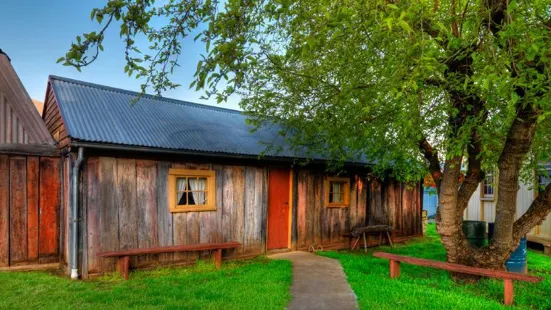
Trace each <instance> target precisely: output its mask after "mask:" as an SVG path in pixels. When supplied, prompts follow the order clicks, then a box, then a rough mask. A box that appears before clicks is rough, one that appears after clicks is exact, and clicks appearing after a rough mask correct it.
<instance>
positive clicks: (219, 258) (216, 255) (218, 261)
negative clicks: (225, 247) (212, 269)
mask: <svg viewBox="0 0 551 310" xmlns="http://www.w3.org/2000/svg"><path fill="white" fill-rule="evenodd" d="M213 256H214V263H215V264H216V269H220V267H222V249H218V250H215V251H214V255H213Z"/></svg>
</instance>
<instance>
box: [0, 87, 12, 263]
mask: <svg viewBox="0 0 551 310" xmlns="http://www.w3.org/2000/svg"><path fill="white" fill-rule="evenodd" d="M0 97H2V96H0ZM0 108H1V107H0ZM9 216H10V160H9V157H8V156H7V155H0V267H7V266H9V255H10V248H9V244H10V241H9V240H10V231H9V229H10V222H9V218H10V217H9Z"/></svg>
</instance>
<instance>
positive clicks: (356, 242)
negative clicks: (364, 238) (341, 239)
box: [352, 236, 361, 251]
mask: <svg viewBox="0 0 551 310" xmlns="http://www.w3.org/2000/svg"><path fill="white" fill-rule="evenodd" d="M360 238H361V237H360V236H358V238H356V241H355V242H354V244H353V245H352V251H354V249H355V248H356V245H358V241H360ZM359 248H360V247H358V249H359Z"/></svg>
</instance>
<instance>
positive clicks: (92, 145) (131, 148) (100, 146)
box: [70, 139, 371, 168]
mask: <svg viewBox="0 0 551 310" xmlns="http://www.w3.org/2000/svg"><path fill="white" fill-rule="evenodd" d="M70 145H71V147H74V148H79V147H83V148H89V149H97V150H111V151H123V152H139V153H150V154H163V155H181V156H195V157H207V158H212V159H220V158H224V159H236V160H243V159H245V160H258V161H265V162H279V163H289V164H293V163H297V162H298V161H300V160H306V159H305V158H293V157H285V156H260V155H247V154H231V153H220V152H201V151H192V150H178V149H166V148H154V147H147V146H135V145H125V144H113V143H101V142H89V141H82V140H75V139H71V143H70ZM309 163H312V164H326V163H327V160H321V159H311V160H309ZM344 165H345V166H346V167H357V168H360V167H361V168H366V167H369V166H371V165H370V164H367V163H359V162H345V163H344Z"/></svg>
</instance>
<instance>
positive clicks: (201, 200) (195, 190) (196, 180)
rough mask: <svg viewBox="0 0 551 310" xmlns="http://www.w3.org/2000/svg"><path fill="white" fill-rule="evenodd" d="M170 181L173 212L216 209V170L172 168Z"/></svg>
mask: <svg viewBox="0 0 551 310" xmlns="http://www.w3.org/2000/svg"><path fill="white" fill-rule="evenodd" d="M168 181H169V182H168V186H169V195H170V196H169V205H170V206H169V207H170V211H171V212H187V211H213V210H216V205H215V201H214V197H215V195H214V193H215V191H216V189H215V173H214V171H211V170H185V169H170V171H169V179H168Z"/></svg>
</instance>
